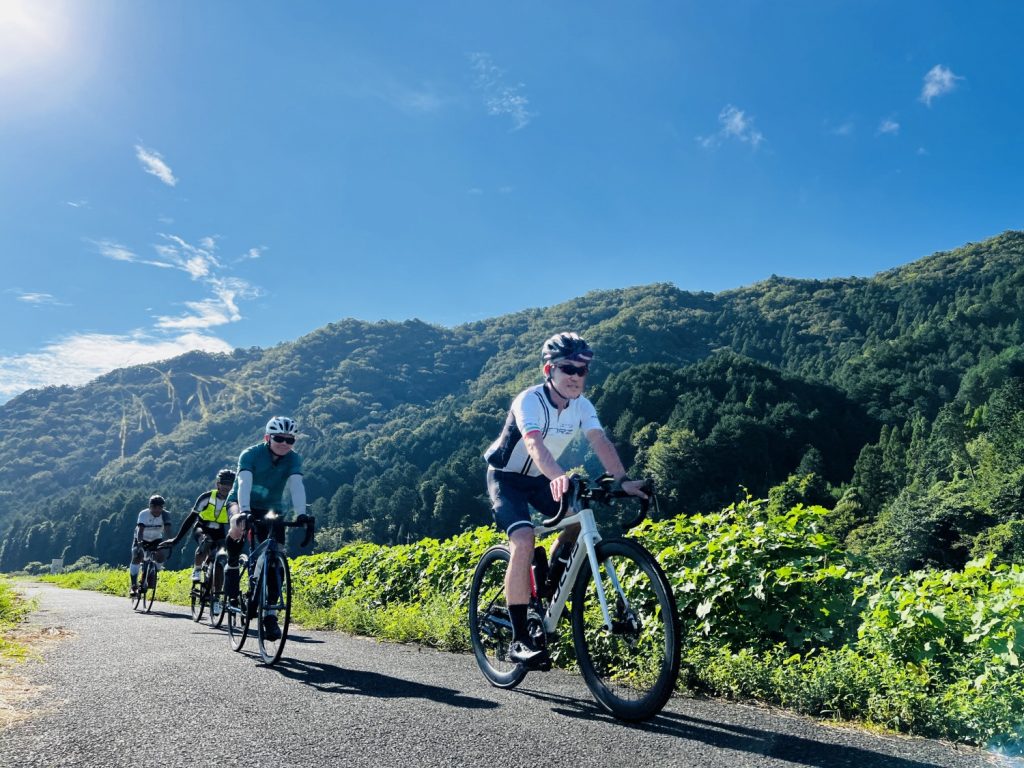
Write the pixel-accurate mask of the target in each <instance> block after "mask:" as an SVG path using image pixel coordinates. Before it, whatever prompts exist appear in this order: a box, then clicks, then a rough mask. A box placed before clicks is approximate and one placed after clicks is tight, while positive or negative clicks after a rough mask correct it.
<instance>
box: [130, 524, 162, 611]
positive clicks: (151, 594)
mask: <svg viewBox="0 0 1024 768" xmlns="http://www.w3.org/2000/svg"><path fill="white" fill-rule="evenodd" d="M139 546H141V547H142V564H141V565H140V566H139V575H138V580H137V581H136V589H135V592H134V593H133V594H131V595H129V598H128V599H129V601H130V602H131V604H132V610H135V611H137V610H139V606H140V605H141V606H142V607H143V609H144V610H145V612H146V613H149V611H150V609H151V608H152V607H153V601H154V600H155V599H156V578H157V573H159V571H160V569H161V568H162V566H161V564H160V563H157V561H156V551H157V550H158V549H166V548H167V547H166V545H162V544H161V543H160V542H159V541H140V542H139Z"/></svg>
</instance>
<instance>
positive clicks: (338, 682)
mask: <svg viewBox="0 0 1024 768" xmlns="http://www.w3.org/2000/svg"><path fill="white" fill-rule="evenodd" d="M274 669H275V670H277V671H278V672H280V673H281V674H282V675H284V676H285V677H287V678H290V679H292V680H296V681H298V682H300V683H302V684H303V685H308V686H310V687H311V688H315V689H316V690H318V691H323V692H325V693H350V694H351V693H354V694H360V695H363V696H373V697H376V698H381V699H429V700H431V701H436V702H438V703H439V704H449V705H451V706H453V707H463V708H466V709H495V708H496V707H497V706H498V705H497V704H496V703H495V702H493V701H486V700H484V699H477V698H474V697H472V696H466V695H464V694H462V693H460V692H459V691H456V690H454V689H452V688H441V687H440V686H436V685H426V684H424V683H416V682H413V681H412V680H404V679H402V678H400V677H392V676H390V675H382V674H379V673H377V672H366V671H363V670H360V669H342V668H341V667H338V666H335V665H334V664H324V663H322V662H310V661H299V660H296V659H282V660H281V661H280V662H279V663H278V664H277V666H276V667H274Z"/></svg>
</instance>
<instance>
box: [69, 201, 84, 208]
mask: <svg viewBox="0 0 1024 768" xmlns="http://www.w3.org/2000/svg"><path fill="white" fill-rule="evenodd" d="M65 203H66V204H67V205H70V206H71V207H72V208H88V207H89V201H88V200H65Z"/></svg>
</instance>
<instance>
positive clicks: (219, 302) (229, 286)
mask: <svg viewBox="0 0 1024 768" xmlns="http://www.w3.org/2000/svg"><path fill="white" fill-rule="evenodd" d="M212 287H213V294H214V295H213V297H212V298H209V299H203V300H202V301H186V302H185V306H186V307H187V308H188V312H187V313H186V314H183V315H179V316H177V317H171V316H169V315H163V316H160V317H158V318H157V320H156V325H157V327H158V328H163V329H169V330H185V329H197V328H212V327H214V326H217V325H225V324H227V323H235V322H238V321H239V320H241V319H242V313H241V312H240V311H239V309H238V301H239V300H240V299H252V298H256V297H257V296H259V295H261V293H262V292H261V291H260V289H259V288H256V287H255V286H253V285H251V284H249V283H247V282H246V281H245V280H241V279H239V278H237V277H229V278H225V279H221V280H213V281H212Z"/></svg>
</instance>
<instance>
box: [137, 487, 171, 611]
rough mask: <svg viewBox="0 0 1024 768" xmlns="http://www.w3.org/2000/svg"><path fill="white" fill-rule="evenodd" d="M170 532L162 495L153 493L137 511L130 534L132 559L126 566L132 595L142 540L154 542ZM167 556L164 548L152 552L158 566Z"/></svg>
mask: <svg viewBox="0 0 1024 768" xmlns="http://www.w3.org/2000/svg"><path fill="white" fill-rule="evenodd" d="M170 533H171V521H170V518H169V517H168V515H167V512H166V511H164V497H163V496H160V495H159V494H154V495H152V496H150V497H149V506H148V507H146V508H145V509H144V510H142V511H141V512H139V519H138V522H137V523H136V524H135V534H134V536H132V559H131V565H130V566H129V567H128V575H129V576H130V577H131V580H132V595H134V594H135V588H136V586H137V585H136V582H137V581H138V579H139V569H140V568H141V567H142V558H143V554H144V553H143V550H142V542H144V541H145V542H154V541H160V540H162V539H166V538H167V537H168V536H169V535H170ZM167 556H168V551H167V550H166V549H158V550H157V551H156V552H154V553H153V559H154V560H156V562H157V565H158V567H159V565H160V564H162V563H163V562H164V561H165V560H166V559H167Z"/></svg>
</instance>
